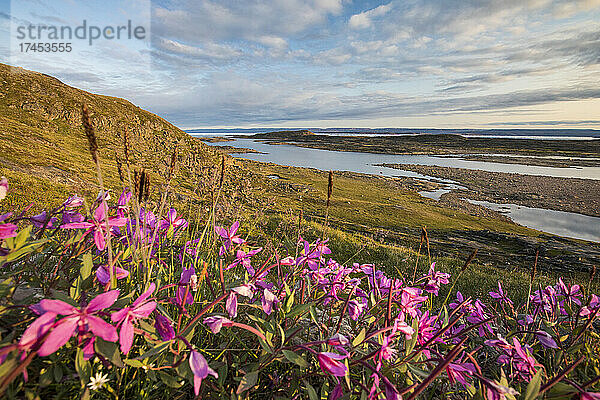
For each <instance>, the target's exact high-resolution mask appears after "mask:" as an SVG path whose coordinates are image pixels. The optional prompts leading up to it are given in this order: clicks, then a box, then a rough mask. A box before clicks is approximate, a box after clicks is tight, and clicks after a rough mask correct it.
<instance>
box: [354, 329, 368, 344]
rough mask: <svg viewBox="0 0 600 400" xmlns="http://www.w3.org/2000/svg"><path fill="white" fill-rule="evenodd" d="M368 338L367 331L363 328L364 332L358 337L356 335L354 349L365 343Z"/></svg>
mask: <svg viewBox="0 0 600 400" xmlns="http://www.w3.org/2000/svg"><path fill="white" fill-rule="evenodd" d="M366 336H367V329H366V328H362V330H361V331H360V332H359V333H358V335H356V337H355V338H354V340H352V347H356V346H358V345H359V344H361V343H362V342H363V340H365V337H366Z"/></svg>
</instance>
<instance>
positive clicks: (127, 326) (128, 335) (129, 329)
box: [119, 318, 133, 354]
mask: <svg viewBox="0 0 600 400" xmlns="http://www.w3.org/2000/svg"><path fill="white" fill-rule="evenodd" d="M119 341H120V342H121V351H122V352H123V354H128V353H129V350H131V345H132V344H133V323H132V322H131V318H125V321H123V324H122V325H121V331H120V332H119Z"/></svg>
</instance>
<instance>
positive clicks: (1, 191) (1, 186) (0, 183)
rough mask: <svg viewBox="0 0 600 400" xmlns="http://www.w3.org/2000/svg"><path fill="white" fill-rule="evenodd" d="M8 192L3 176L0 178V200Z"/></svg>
mask: <svg viewBox="0 0 600 400" xmlns="http://www.w3.org/2000/svg"><path fill="white" fill-rule="evenodd" d="M7 193H8V180H7V179H6V178H5V177H2V179H0V200H4V198H5V197H6V194H7Z"/></svg>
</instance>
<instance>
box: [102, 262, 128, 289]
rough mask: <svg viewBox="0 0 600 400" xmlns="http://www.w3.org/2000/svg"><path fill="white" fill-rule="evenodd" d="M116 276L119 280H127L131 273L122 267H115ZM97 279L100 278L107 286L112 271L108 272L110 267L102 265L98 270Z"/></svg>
mask: <svg viewBox="0 0 600 400" xmlns="http://www.w3.org/2000/svg"><path fill="white" fill-rule="evenodd" d="M114 274H115V278H116V279H117V280H119V279H125V278H127V277H128V276H129V271H127V270H126V269H123V268H121V267H117V266H115V267H114ZM96 278H98V281H99V282H100V283H101V284H103V285H106V284H107V283H109V282H110V271H109V270H108V265H101V266H99V267H98V269H97V270H96Z"/></svg>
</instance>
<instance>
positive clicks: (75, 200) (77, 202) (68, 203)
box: [63, 194, 83, 208]
mask: <svg viewBox="0 0 600 400" xmlns="http://www.w3.org/2000/svg"><path fill="white" fill-rule="evenodd" d="M82 205H83V199H82V198H81V197H79V196H77V195H76V194H74V195H73V196H71V197H69V198H68V199H67V200H65V202H64V203H63V206H64V207H65V208H76V207H81V206H82Z"/></svg>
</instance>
